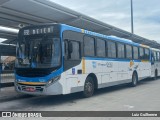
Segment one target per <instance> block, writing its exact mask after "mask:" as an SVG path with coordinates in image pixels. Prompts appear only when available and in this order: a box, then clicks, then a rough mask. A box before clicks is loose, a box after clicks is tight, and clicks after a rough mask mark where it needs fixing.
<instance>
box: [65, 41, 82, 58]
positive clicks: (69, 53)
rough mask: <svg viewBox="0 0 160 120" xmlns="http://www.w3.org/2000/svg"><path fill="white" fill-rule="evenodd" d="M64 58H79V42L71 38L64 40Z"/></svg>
mask: <svg viewBox="0 0 160 120" xmlns="http://www.w3.org/2000/svg"><path fill="white" fill-rule="evenodd" d="M65 59H66V60H67V59H69V60H79V59H80V43H79V42H77V41H73V40H70V41H68V40H65Z"/></svg>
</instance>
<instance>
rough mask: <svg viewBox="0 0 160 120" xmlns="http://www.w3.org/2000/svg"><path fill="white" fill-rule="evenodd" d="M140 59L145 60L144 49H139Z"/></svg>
mask: <svg viewBox="0 0 160 120" xmlns="http://www.w3.org/2000/svg"><path fill="white" fill-rule="evenodd" d="M139 59H144V49H143V48H141V47H140V48H139Z"/></svg>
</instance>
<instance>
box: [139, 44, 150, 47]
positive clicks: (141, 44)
mask: <svg viewBox="0 0 160 120" xmlns="http://www.w3.org/2000/svg"><path fill="white" fill-rule="evenodd" d="M140 46H142V47H145V48H149V46H147V45H143V44H140Z"/></svg>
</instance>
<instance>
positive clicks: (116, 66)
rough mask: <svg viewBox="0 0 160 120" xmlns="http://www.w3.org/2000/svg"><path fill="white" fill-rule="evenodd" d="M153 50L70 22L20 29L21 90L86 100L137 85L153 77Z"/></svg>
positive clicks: (17, 82) (18, 83)
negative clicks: (99, 92) (97, 92)
mask: <svg viewBox="0 0 160 120" xmlns="http://www.w3.org/2000/svg"><path fill="white" fill-rule="evenodd" d="M150 54H151V51H150V47H149V46H146V45H142V44H138V43H135V42H132V41H131V40H127V39H123V38H118V37H115V36H106V35H102V34H99V33H95V32H91V31H88V30H84V29H80V28H76V27H72V26H68V25H65V24H46V25H37V26H36V25H35V26H27V27H24V28H22V29H20V31H19V34H18V42H17V59H16V64H15V74H16V79H15V88H16V90H17V91H18V92H22V93H26V94H35V95H37V94H38V95H58V94H70V93H75V92H80V91H83V94H84V96H85V97H90V96H92V95H93V93H94V91H95V90H96V89H98V88H104V87H108V86H113V85H119V84H124V83H129V84H131V85H132V86H136V85H137V83H138V82H139V81H140V80H142V79H144V78H147V77H150V76H151V55H150Z"/></svg>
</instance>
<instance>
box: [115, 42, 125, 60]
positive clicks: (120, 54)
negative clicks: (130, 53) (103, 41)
mask: <svg viewBox="0 0 160 120" xmlns="http://www.w3.org/2000/svg"><path fill="white" fill-rule="evenodd" d="M117 50H118V58H124V57H125V56H124V44H121V43H118V44H117Z"/></svg>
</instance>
